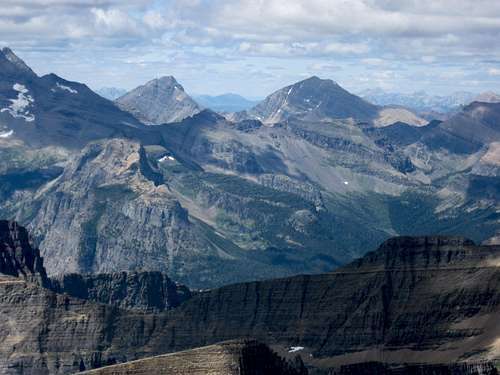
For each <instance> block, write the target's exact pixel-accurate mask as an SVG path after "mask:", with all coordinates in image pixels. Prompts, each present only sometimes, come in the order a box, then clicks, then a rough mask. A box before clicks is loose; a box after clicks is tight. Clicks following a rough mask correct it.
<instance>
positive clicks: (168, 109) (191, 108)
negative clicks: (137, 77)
mask: <svg viewBox="0 0 500 375" xmlns="http://www.w3.org/2000/svg"><path fill="white" fill-rule="evenodd" d="M115 103H116V104H117V105H118V107H120V108H121V109H122V110H124V111H127V112H129V113H131V114H132V115H134V116H135V117H136V118H137V119H138V120H139V121H141V122H143V123H144V124H147V125H160V124H165V123H170V122H176V121H181V120H183V119H185V118H187V117H190V116H193V115H194V114H196V113H199V112H200V111H201V107H200V106H199V105H198V103H196V102H195V101H194V100H193V99H191V97H190V96H189V95H188V94H186V92H185V91H184V88H183V87H182V86H181V85H180V84H179V83H178V82H177V81H176V80H175V78H174V77H172V76H166V77H161V78H157V79H154V80H151V81H149V82H147V83H146V84H144V85H142V86H139V87H137V88H135V89H133V90H132V91H130V92H128V93H126V94H125V95H123V96H120V97H119V98H117V99H116V100H115Z"/></svg>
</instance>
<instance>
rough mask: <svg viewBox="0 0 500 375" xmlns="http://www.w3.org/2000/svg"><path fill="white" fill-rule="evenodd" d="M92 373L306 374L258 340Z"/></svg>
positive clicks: (187, 374) (146, 360)
mask: <svg viewBox="0 0 500 375" xmlns="http://www.w3.org/2000/svg"><path fill="white" fill-rule="evenodd" d="M84 374H89V375H91V374H92V375H131V374H134V375H151V374H155V375H173V374H176V375H306V374H307V370H306V369H305V368H304V367H303V366H301V362H300V361H299V363H298V364H295V363H294V364H292V363H289V362H287V361H285V360H283V359H282V358H280V357H279V356H277V355H276V354H275V353H274V352H273V351H272V350H270V349H269V348H268V347H267V346H266V345H264V344H260V343H257V342H255V341H233V342H225V343H222V344H217V345H212V346H207V347H203V348H198V349H192V350H187V351H184V352H179V353H173V354H166V355H162V356H157V357H152V358H145V359H142V360H138V361H134V362H130V363H124V364H120V365H115V366H109V367H104V368H102V369H98V370H93V371H88V372H84Z"/></svg>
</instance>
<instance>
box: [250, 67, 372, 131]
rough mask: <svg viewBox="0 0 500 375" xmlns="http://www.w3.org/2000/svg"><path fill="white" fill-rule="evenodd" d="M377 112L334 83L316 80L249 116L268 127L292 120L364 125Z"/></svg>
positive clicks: (282, 91) (273, 97) (271, 100)
mask: <svg viewBox="0 0 500 375" xmlns="http://www.w3.org/2000/svg"><path fill="white" fill-rule="evenodd" d="M377 112H378V108H377V107H376V106H375V105H373V104H370V103H368V102H366V101H364V100H363V99H361V98H360V97H358V96H356V95H353V94H351V93H350V92H348V91H347V90H345V89H343V88H342V87H341V86H340V85H338V84H337V83H336V82H334V81H332V80H331V79H321V78H319V77H317V76H312V77H309V78H307V79H305V80H302V81H299V82H297V83H294V84H292V85H290V86H287V87H284V88H282V89H280V90H278V91H276V92H274V93H272V94H271V95H269V96H268V97H267V98H266V99H264V101H262V102H261V103H259V104H258V105H257V106H255V107H254V108H253V109H251V110H249V111H248V112H247V114H249V115H250V117H253V118H256V119H259V120H261V121H263V122H264V123H277V122H280V121H283V120H286V119H288V118H290V117H300V118H308V119H313V120H321V119H325V118H330V119H340V118H342V119H345V118H355V119H357V120H362V121H364V120H369V119H372V118H373V117H374V116H375V115H376V114H377Z"/></svg>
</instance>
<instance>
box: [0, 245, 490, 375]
mask: <svg viewBox="0 0 500 375" xmlns="http://www.w3.org/2000/svg"><path fill="white" fill-rule="evenodd" d="M499 265H500V247H495V246H475V245H474V244H473V243H472V242H471V241H469V240H466V239H463V238H459V237H417V238H408V237H403V238H396V239H392V240H389V241H387V242H386V243H384V244H383V245H382V246H381V247H380V248H379V249H378V250H377V251H375V252H371V253H368V254H367V255H366V256H365V257H364V258H362V259H361V260H359V261H356V262H353V263H352V264H350V265H348V266H346V267H344V268H341V269H339V270H338V271H336V272H333V273H330V274H324V275H315V276H298V277H292V278H286V279H277V280H269V281H262V282H252V283H244V284H236V285H230V286H227V287H223V288H219V289H214V290H210V291H207V292H203V293H199V294H197V295H195V296H193V297H192V298H190V299H189V300H187V301H185V302H184V303H182V304H181V305H180V306H178V307H177V308H175V309H172V310H169V311H167V312H165V313H161V314H143V313H139V312H137V311H130V310H123V309H119V308H117V307H112V306H108V305H102V304H95V303H93V302H89V301H85V300H82V299H77V298H74V297H71V296H67V295H59V294H57V293H54V292H51V291H49V290H47V289H44V288H41V287H38V286H36V285H34V284H30V283H26V282H24V281H21V282H20V281H19V279H17V281H16V279H9V280H6V281H5V282H0V314H1V316H6V317H8V319H6V320H3V321H1V322H0V342H1V345H0V373H7V374H48V373H50V374H63V373H71V372H75V371H77V370H78V369H79V368H80V364H81V363H83V365H84V366H85V368H86V369H91V368H96V367H100V366H103V365H106V364H111V363H121V362H125V361H130V360H135V359H140V358H146V357H151V356H155V355H160V354H164V353H168V352H175V351H179V350H184V349H189V348H194V347H200V346H204V345H209V344H214V343H216V342H221V341H226V340H231V339H236V338H255V339H257V340H259V341H262V342H265V343H266V344H269V345H271V347H272V348H273V349H274V350H276V351H277V352H278V354H280V355H283V356H289V355H290V356H294V355H296V354H300V355H301V356H302V358H303V359H304V361H305V362H306V365H308V366H312V367H315V368H318V369H323V370H326V369H329V368H338V367H339V366H342V365H349V364H356V363H360V362H369V361H377V362H383V363H389V364H393V365H394V364H403V363H409V364H441V363H455V362H475V361H477V360H483V359H491V360H495V359H498V358H500V347H499V345H498V340H497V338H498V337H499V336H500V328H499V327H498V324H497V322H498V317H499V316H500V297H499V296H500V293H499V291H500V272H499V268H498V266H499ZM21 280H22V279H21ZM292 346H293V347H295V349H291V347H292ZM294 350H295V351H294ZM296 351H298V352H296Z"/></svg>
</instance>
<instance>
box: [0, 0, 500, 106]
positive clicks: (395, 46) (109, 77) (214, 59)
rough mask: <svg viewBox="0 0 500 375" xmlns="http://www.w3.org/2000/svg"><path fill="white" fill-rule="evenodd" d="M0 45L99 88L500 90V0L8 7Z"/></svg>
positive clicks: (35, 3)
mask: <svg viewBox="0 0 500 375" xmlns="http://www.w3.org/2000/svg"><path fill="white" fill-rule="evenodd" d="M0 45H3V46H10V47H11V48H12V49H14V51H15V52H16V53H17V54H18V55H19V56H20V57H22V58H23V59H24V60H25V61H26V62H27V63H28V64H29V65H30V66H31V67H32V68H33V69H34V70H35V71H36V72H37V73H39V74H45V73H48V72H55V73H56V74H58V75H60V76H62V77H64V78H66V79H70V80H75V81H81V82H84V83H87V84H88V85H89V86H91V87H92V88H100V87H104V86H115V87H122V88H126V89H130V88H133V87H135V86H137V85H139V84H141V83H143V82H145V81H147V80H149V79H152V78H155V77H159V76H162V75H174V76H175V77H176V78H177V79H178V80H179V81H180V83H182V84H183V85H184V87H185V88H186V89H187V91H188V92H190V93H206V94H219V93H224V92H236V93H239V94H242V95H245V96H247V97H262V96H265V95H266V94H268V93H269V92H271V91H273V90H275V89H277V88H280V87H282V86H285V85H287V84H289V83H292V82H295V81H298V80H300V79H303V78H305V77H308V76H311V75H318V76H320V77H322V78H331V79H333V80H335V81H337V82H339V83H340V84H341V85H343V86H344V87H345V88H347V89H349V90H352V91H355V92H357V91H360V90H363V89H365V88H375V87H380V88H383V89H386V90H388V91H399V92H412V91H416V90H426V91H428V92H431V93H436V94H446V93H450V92H453V91H459V90H468V91H474V92H480V91H485V90H493V91H497V92H498V91H500V1H498V0H266V1H264V0H159V1H148V0H130V1H126V0H124V1H121V0H0Z"/></svg>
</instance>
